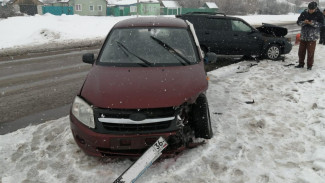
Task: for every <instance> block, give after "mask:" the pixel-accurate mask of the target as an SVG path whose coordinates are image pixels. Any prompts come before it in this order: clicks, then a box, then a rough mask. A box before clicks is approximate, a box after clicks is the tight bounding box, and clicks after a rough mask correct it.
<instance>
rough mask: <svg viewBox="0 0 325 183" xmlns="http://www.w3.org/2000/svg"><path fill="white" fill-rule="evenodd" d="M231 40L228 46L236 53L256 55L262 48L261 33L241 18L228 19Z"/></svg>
mask: <svg viewBox="0 0 325 183" xmlns="http://www.w3.org/2000/svg"><path fill="white" fill-rule="evenodd" d="M230 24H231V35H232V40H231V41H230V42H229V47H231V48H232V50H233V54H236V55H258V54H260V51H261V50H262V46H263V39H262V35H261V34H260V33H259V32H258V31H256V30H255V29H254V28H252V27H251V26H249V25H248V24H247V23H245V22H244V21H242V20H230Z"/></svg>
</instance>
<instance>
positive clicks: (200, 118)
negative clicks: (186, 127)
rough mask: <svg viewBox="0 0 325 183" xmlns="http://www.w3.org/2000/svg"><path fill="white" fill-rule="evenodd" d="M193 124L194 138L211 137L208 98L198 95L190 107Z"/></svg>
mask: <svg viewBox="0 0 325 183" xmlns="http://www.w3.org/2000/svg"><path fill="white" fill-rule="evenodd" d="M192 114H193V122H194V123H193V124H194V131H195V137H196V138H204V139H211V138H212V136H213V132H212V126H211V119H210V111H209V105H208V100H207V98H206V96H205V95H200V96H199V97H198V98H197V100H196V103H195V104H193V107H192Z"/></svg>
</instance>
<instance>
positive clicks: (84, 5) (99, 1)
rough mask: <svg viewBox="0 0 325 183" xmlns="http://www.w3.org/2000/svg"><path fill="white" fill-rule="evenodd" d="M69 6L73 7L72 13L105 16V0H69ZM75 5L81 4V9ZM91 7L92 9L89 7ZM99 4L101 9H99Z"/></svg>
mask: <svg viewBox="0 0 325 183" xmlns="http://www.w3.org/2000/svg"><path fill="white" fill-rule="evenodd" d="M69 3H70V6H72V7H73V10H74V14H78V15H85V16H106V10H107V8H106V0H70V2H69ZM77 5H81V10H78V8H77ZM90 6H92V7H93V10H91V9H90ZM99 6H101V8H102V9H101V11H100V10H99Z"/></svg>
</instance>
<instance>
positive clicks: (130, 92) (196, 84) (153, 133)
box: [70, 18, 215, 157]
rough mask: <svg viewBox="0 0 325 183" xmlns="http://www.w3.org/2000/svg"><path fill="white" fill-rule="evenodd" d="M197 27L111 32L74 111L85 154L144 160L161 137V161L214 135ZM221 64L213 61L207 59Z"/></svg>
mask: <svg viewBox="0 0 325 183" xmlns="http://www.w3.org/2000/svg"><path fill="white" fill-rule="evenodd" d="M201 53H202V52H201V50H200V47H199V43H198V41H197V38H196V35H195V32H194V28H193V26H192V25H191V24H190V23H189V22H187V21H184V20H181V19H175V18H132V19H128V20H124V21H121V22H119V23H117V24H116V25H115V26H114V27H113V28H112V29H111V31H110V32H109V34H108V36H107V38H106V40H105V42H104V44H103V46H102V48H101V50H100V53H99V55H98V57H97V58H96V59H95V56H94V54H91V53H89V54H85V55H83V61H84V62H86V63H91V64H93V66H92V68H91V70H90V72H89V74H88V76H87V78H86V80H85V82H84V84H83V86H82V88H81V90H80V93H79V94H78V95H77V96H76V98H75V99H74V102H73V104H72V108H71V112H70V121H71V123H70V125H71V130H72V133H73V137H74V139H75V141H76V142H77V144H78V145H79V147H80V148H81V149H82V150H83V151H84V152H85V153H87V154H89V155H93V156H101V157H102V156H108V157H138V156H141V154H142V153H143V152H144V151H145V150H146V149H148V148H149V147H150V146H151V145H152V144H153V143H154V142H155V141H156V140H157V139H158V138H159V137H160V136H161V137H163V138H164V139H166V141H167V142H168V144H169V145H168V148H167V149H165V150H164V152H163V155H172V154H174V153H177V152H180V151H181V150H183V149H184V148H186V147H187V146H188V145H189V144H190V143H191V142H192V141H193V140H194V138H199V137H200V138H204V139H210V138H211V137H212V135H213V132H212V128H211V121H210V114H209V106H208V101H207V98H206V95H205V93H206V90H207V88H208V80H207V76H206V72H205V70H204V63H203V56H202V54H201ZM207 59H208V60H209V59H210V60H211V59H212V60H213V59H215V55H212V56H211V55H209V56H207Z"/></svg>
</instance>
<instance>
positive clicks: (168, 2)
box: [161, 1, 180, 8]
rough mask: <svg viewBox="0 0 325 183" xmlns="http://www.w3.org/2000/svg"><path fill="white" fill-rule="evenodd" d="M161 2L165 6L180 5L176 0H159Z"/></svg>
mask: <svg viewBox="0 0 325 183" xmlns="http://www.w3.org/2000/svg"><path fill="white" fill-rule="evenodd" d="M161 3H162V4H163V6H164V7H166V8H176V7H180V6H179V4H178V2H176V1H161Z"/></svg>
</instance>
